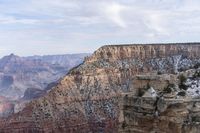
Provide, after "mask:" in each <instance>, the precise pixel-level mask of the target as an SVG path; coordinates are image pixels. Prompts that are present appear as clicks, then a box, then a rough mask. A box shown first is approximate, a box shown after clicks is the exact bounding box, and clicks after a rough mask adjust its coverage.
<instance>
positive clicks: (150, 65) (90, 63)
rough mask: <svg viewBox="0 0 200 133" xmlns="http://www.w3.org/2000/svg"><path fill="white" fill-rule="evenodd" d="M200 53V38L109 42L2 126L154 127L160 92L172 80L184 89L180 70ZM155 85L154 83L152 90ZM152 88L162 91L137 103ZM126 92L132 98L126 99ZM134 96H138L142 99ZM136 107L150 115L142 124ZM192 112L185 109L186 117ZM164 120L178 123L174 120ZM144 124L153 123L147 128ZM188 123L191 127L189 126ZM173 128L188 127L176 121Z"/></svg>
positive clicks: (2, 128) (12, 128)
mask: <svg viewBox="0 0 200 133" xmlns="http://www.w3.org/2000/svg"><path fill="white" fill-rule="evenodd" d="M199 53H200V45H199V44H166V45H164V44H160V45H159V44H151V45H119V46H118V45H117V46H103V47H101V48H100V49H98V50H97V51H96V52H95V53H94V54H93V55H91V56H90V57H88V58H86V59H85V61H84V63H83V64H81V65H79V66H77V67H75V68H73V69H71V70H70V71H69V73H68V74H67V75H66V76H65V77H64V78H63V79H61V80H60V82H59V83H58V84H57V85H56V86H54V87H53V88H52V89H51V91H50V92H49V93H48V94H47V95H46V96H44V97H41V98H39V99H37V100H34V101H32V102H31V103H29V104H27V105H26V107H25V109H24V110H22V111H21V112H19V113H18V114H15V115H13V116H12V117H9V118H8V119H6V120H2V121H1V122H0V132H15V131H16V132H17V131H18V132H57V133H59V132H84V133H85V132H118V131H119V132H126V131H127V132H129V131H132V132H134V131H136V130H137V131H138V132H139V131H148V130H149V131H150V129H151V128H154V126H153V125H152V124H155V123H156V122H154V120H155V119H154V118H152V114H154V113H155V110H157V109H155V108H157V106H154V105H157V104H158V103H160V102H158V101H157V95H158V96H160V92H162V91H163V90H164V89H165V87H166V86H168V85H169V84H171V83H174V84H176V85H175V87H172V88H175V89H176V88H177V90H178V89H179V87H178V84H179V81H178V80H177V73H180V72H184V71H186V70H188V69H192V68H195V67H197V66H198V64H199V63H200V60H199V56H200V54H199ZM149 86H150V87H151V89H150V90H149V91H148V89H149ZM141 88H144V91H145V90H147V91H148V93H147V94H146V95H145V97H142V96H143V94H144V93H145V92H146V91H145V92H143V90H142V91H140V90H141ZM175 89H174V90H173V92H175ZM152 93H154V94H155V93H156V95H155V96H154V98H152V99H151V98H150V100H146V101H147V102H149V103H147V104H144V107H143V105H141V104H138V106H137V107H136V108H135V106H136V105H137V104H136V103H137V100H138V99H139V100H138V101H139V102H141V101H145V99H148V96H149V95H151V94H152ZM125 94H127V97H128V98H127V99H128V100H127V102H123V100H122V101H121V99H122V98H123V97H124V95H125ZM130 95H132V96H130ZM163 96H164V95H163ZM165 96H166V97H167V94H166V95H165ZM129 97H130V100H129ZM132 97H136V100H134V99H133V98H132ZM168 97H169V96H168ZM140 99H141V100H140ZM125 100H126V98H125ZM132 100H133V101H132ZM129 101H130V102H129ZM135 101H136V102H135ZM164 102H165V101H164ZM126 105H127V106H126ZM146 105H148V106H146ZM162 105H165V104H162V103H161V105H160V106H162ZM167 105H168V104H167ZM169 105H170V103H169ZM132 106H134V107H132ZM188 106H189V104H188ZM146 108H147V109H146ZM167 108H168V107H167ZM133 109H134V110H136V112H135V113H140V112H141V111H144V112H145V113H146V114H147V115H148V114H150V117H148V116H147V117H140V115H139V116H138V118H139V119H137V118H136V123H137V124H138V125H136V126H134V124H135V123H134V122H133V124H132V122H129V121H132V117H135V114H134V110H133ZM138 110H139V111H138ZM161 110H162V109H161ZM129 111H130V112H129ZM131 111H133V114H132V112H131ZM137 111H138V112H137ZM127 112H128V113H127ZM126 113H127V116H126ZM164 113H165V115H168V114H167V113H166V112H164ZM172 114H173V110H172ZM169 115H170V113H169ZM186 115H187V114H186V113H185V114H183V115H181V114H180V117H182V116H184V117H185V116H186ZM140 118H143V119H140ZM163 119H164V118H163ZM172 119H173V118H172ZM141 120H142V121H141ZM133 121H134V120H133ZM162 122H168V123H169V124H168V125H171V126H172V127H173V126H174V125H173V123H170V121H168V120H163V121H162ZM178 122H179V123H180V122H182V121H178ZM124 123H125V124H124ZM132 125H133V126H132ZM143 125H149V126H148V127H146V128H145V126H143ZM163 125H165V124H163ZM131 128H133V129H131ZM142 128H144V130H142ZM164 128H168V126H163V129H164ZM183 128H186V129H184V130H185V131H186V130H189V128H187V127H185V126H183ZM191 128H193V127H191ZM155 129H157V128H155ZM195 130H196V129H195ZM152 131H153V130H152ZM162 131H164V130H162ZM166 131H167V130H166ZM173 131H175V132H176V131H177V132H178V131H182V130H178V129H177V127H174V130H173Z"/></svg>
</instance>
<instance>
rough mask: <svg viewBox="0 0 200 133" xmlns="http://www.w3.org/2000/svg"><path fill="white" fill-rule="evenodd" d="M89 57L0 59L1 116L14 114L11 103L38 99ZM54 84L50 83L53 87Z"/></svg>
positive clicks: (59, 56)
mask: <svg viewBox="0 0 200 133" xmlns="http://www.w3.org/2000/svg"><path fill="white" fill-rule="evenodd" d="M87 55H88V54H73V55H49V56H37V57H36V56H33V57H19V56H17V55H14V54H10V55H8V56H5V57H3V58H1V59H0V96H3V97H4V101H2V100H1V99H0V108H1V107H2V109H1V110H2V111H0V116H6V114H9V113H12V112H13V111H14V105H15V104H16V102H15V101H14V100H21V99H22V98H23V100H30V99H33V98H37V97H40V96H42V95H44V94H45V93H46V91H47V90H49V89H50V86H51V85H49V84H50V83H52V82H56V81H57V80H58V79H60V78H61V77H62V76H64V75H65V74H66V73H67V72H68V70H69V69H71V68H72V67H74V66H76V65H78V64H80V63H82V62H83V60H84V58H85V56H87ZM52 84H53V83H52Z"/></svg>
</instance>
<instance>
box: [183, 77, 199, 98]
mask: <svg viewBox="0 0 200 133" xmlns="http://www.w3.org/2000/svg"><path fill="white" fill-rule="evenodd" d="M186 85H188V86H189V87H188V89H187V94H188V95H189V96H191V97H195V98H196V97H200V79H193V80H192V79H188V80H187V82H186Z"/></svg>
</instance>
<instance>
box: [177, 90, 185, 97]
mask: <svg viewBox="0 0 200 133" xmlns="http://www.w3.org/2000/svg"><path fill="white" fill-rule="evenodd" d="M177 95H178V96H183V97H184V96H186V93H185V91H180V92H179V93H178V94H177Z"/></svg>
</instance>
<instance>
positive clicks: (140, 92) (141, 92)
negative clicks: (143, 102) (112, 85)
mask: <svg viewBox="0 0 200 133" xmlns="http://www.w3.org/2000/svg"><path fill="white" fill-rule="evenodd" d="M144 93H145V91H144V89H143V88H139V89H138V96H139V97H142V96H143V95H144Z"/></svg>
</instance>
